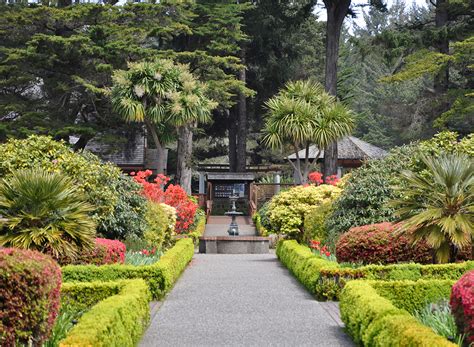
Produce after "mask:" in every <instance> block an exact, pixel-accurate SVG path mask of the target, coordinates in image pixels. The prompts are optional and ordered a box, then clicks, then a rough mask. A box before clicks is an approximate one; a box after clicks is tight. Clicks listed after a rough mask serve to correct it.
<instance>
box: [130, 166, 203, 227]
mask: <svg viewBox="0 0 474 347" xmlns="http://www.w3.org/2000/svg"><path fill="white" fill-rule="evenodd" d="M130 175H132V176H134V179H135V181H136V182H138V183H139V184H141V185H142V187H143V195H145V197H147V198H148V199H150V200H152V201H154V202H158V203H165V204H167V205H169V206H172V207H174V208H175V209H176V212H177V218H176V227H175V232H176V233H177V234H184V233H187V232H188V231H189V228H190V227H191V226H192V225H193V222H194V216H195V214H196V210H197V209H198V205H197V204H196V203H195V202H194V201H193V200H192V199H191V198H190V197H189V196H188V195H187V194H186V192H185V191H184V189H183V188H182V187H181V186H179V185H174V184H169V181H170V178H169V177H167V176H165V175H161V174H160V175H157V176H156V178H155V179H154V180H153V181H152V182H150V181H149V177H150V176H151V175H152V172H151V170H145V171H139V172H137V173H135V172H132V173H130Z"/></svg>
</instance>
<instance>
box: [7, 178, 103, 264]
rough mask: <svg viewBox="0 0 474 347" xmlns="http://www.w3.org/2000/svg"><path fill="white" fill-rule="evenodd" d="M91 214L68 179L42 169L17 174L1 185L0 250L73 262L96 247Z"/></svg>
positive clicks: (91, 209) (88, 206)
mask: <svg viewBox="0 0 474 347" xmlns="http://www.w3.org/2000/svg"><path fill="white" fill-rule="evenodd" d="M92 211H93V207H92V206H91V205H89V204H88V203H86V202H85V198H84V197H83V196H82V194H81V193H80V192H79V191H78V190H77V188H76V186H75V183H74V182H73V181H72V180H71V179H70V178H68V177H67V176H64V175H63V174H59V173H48V172H46V171H43V170H40V169H29V170H22V171H16V172H15V173H14V174H13V175H12V176H11V177H10V178H9V179H3V180H2V181H1V182H0V215H2V216H3V219H2V220H0V246H2V247H17V248H23V249H34V250H37V251H40V252H46V253H50V254H51V255H53V256H54V257H55V258H56V259H60V258H64V257H66V258H72V259H73V258H74V257H75V256H77V255H78V254H79V252H80V251H81V249H91V248H92V247H93V246H94V238H95V233H96V231H95V227H96V225H95V222H94V221H93V220H92V218H91V217H90V216H89V214H90V213H91V212H92Z"/></svg>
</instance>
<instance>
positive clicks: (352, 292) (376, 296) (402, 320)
mask: <svg viewBox="0 0 474 347" xmlns="http://www.w3.org/2000/svg"><path fill="white" fill-rule="evenodd" d="M380 282H381V281H380ZM380 282H379V281H352V282H350V283H348V284H347V286H346V287H345V288H344V290H343V291H342V293H341V302H340V306H339V307H340V310H341V319H342V321H343V322H344V323H345V326H346V330H347V331H348V333H349V334H350V335H351V336H352V338H353V339H354V341H355V342H356V343H357V344H359V345H363V346H384V347H385V346H413V347H414V346H426V347H431V346H437V347H443V346H446V347H448V346H456V345H455V344H453V343H451V342H449V341H448V340H446V339H445V338H444V337H441V336H439V335H437V334H436V333H435V332H433V330H432V329H431V328H429V327H427V326H424V325H423V324H421V323H420V322H419V321H418V320H417V319H416V318H414V317H413V316H412V315H410V314H409V313H408V312H407V311H406V310H404V309H401V308H398V307H396V306H395V305H394V304H393V303H392V302H391V301H390V300H389V299H388V298H386V297H384V296H385V295H388V296H389V297H390V298H396V300H397V303H398V304H400V303H401V302H400V301H399V300H398V298H399V297H401V295H400V294H397V293H395V291H396V290H400V289H402V288H403V287H404V286H407V289H403V292H404V294H405V296H404V300H405V301H407V302H408V304H404V306H407V305H408V306H413V305H415V302H412V301H411V299H412V298H413V297H412V296H411V293H412V292H411V290H417V289H422V290H423V292H424V293H425V294H427V293H428V294H429V293H432V292H436V289H435V287H436V286H441V287H443V288H446V286H448V285H449V284H448V281H437V280H432V281H423V282H421V281H418V282H420V284H417V282H411V283H410V281H406V282H404V283H402V282H399V283H396V284H393V283H392V282H386V283H383V282H382V283H380ZM429 282H431V283H429ZM374 287H376V288H377V289H376V288H374ZM428 288H430V289H431V291H427V290H425V289H428ZM379 291H381V292H382V295H381V294H380V293H379ZM408 293H410V294H409V295H407V294H408ZM438 294H440V293H437V294H436V295H433V298H434V297H437V295H438ZM448 295H449V294H448ZM427 299H428V300H429V299H430V298H427ZM410 303H412V304H413V305H410ZM416 305H417V304H416ZM416 305H415V306H416Z"/></svg>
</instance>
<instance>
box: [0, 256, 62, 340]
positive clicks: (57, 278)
mask: <svg viewBox="0 0 474 347" xmlns="http://www.w3.org/2000/svg"><path fill="white" fill-rule="evenodd" d="M60 289H61V269H60V267H59V265H58V264H57V263H56V262H55V261H54V260H53V259H52V258H51V257H50V256H48V255H45V254H42V253H39V252H36V251H30V250H21V249H16V248H3V249H0V298H1V303H0V332H1V334H0V345H1V346H5V347H9V346H16V345H25V346H27V345H29V341H31V342H32V345H33V346H41V345H42V342H44V341H45V340H47V339H48V337H49V336H50V334H51V330H52V328H53V325H54V321H55V320H56V317H57V315H58V312H59V302H60Z"/></svg>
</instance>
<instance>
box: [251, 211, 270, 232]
mask: <svg viewBox="0 0 474 347" xmlns="http://www.w3.org/2000/svg"><path fill="white" fill-rule="evenodd" d="M252 220H253V224H254V225H255V229H257V233H258V235H260V236H267V235H269V231H268V230H267V229H266V228H265V227H264V226H263V224H262V216H261V215H260V212H255V213H254V214H253V216H252Z"/></svg>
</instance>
